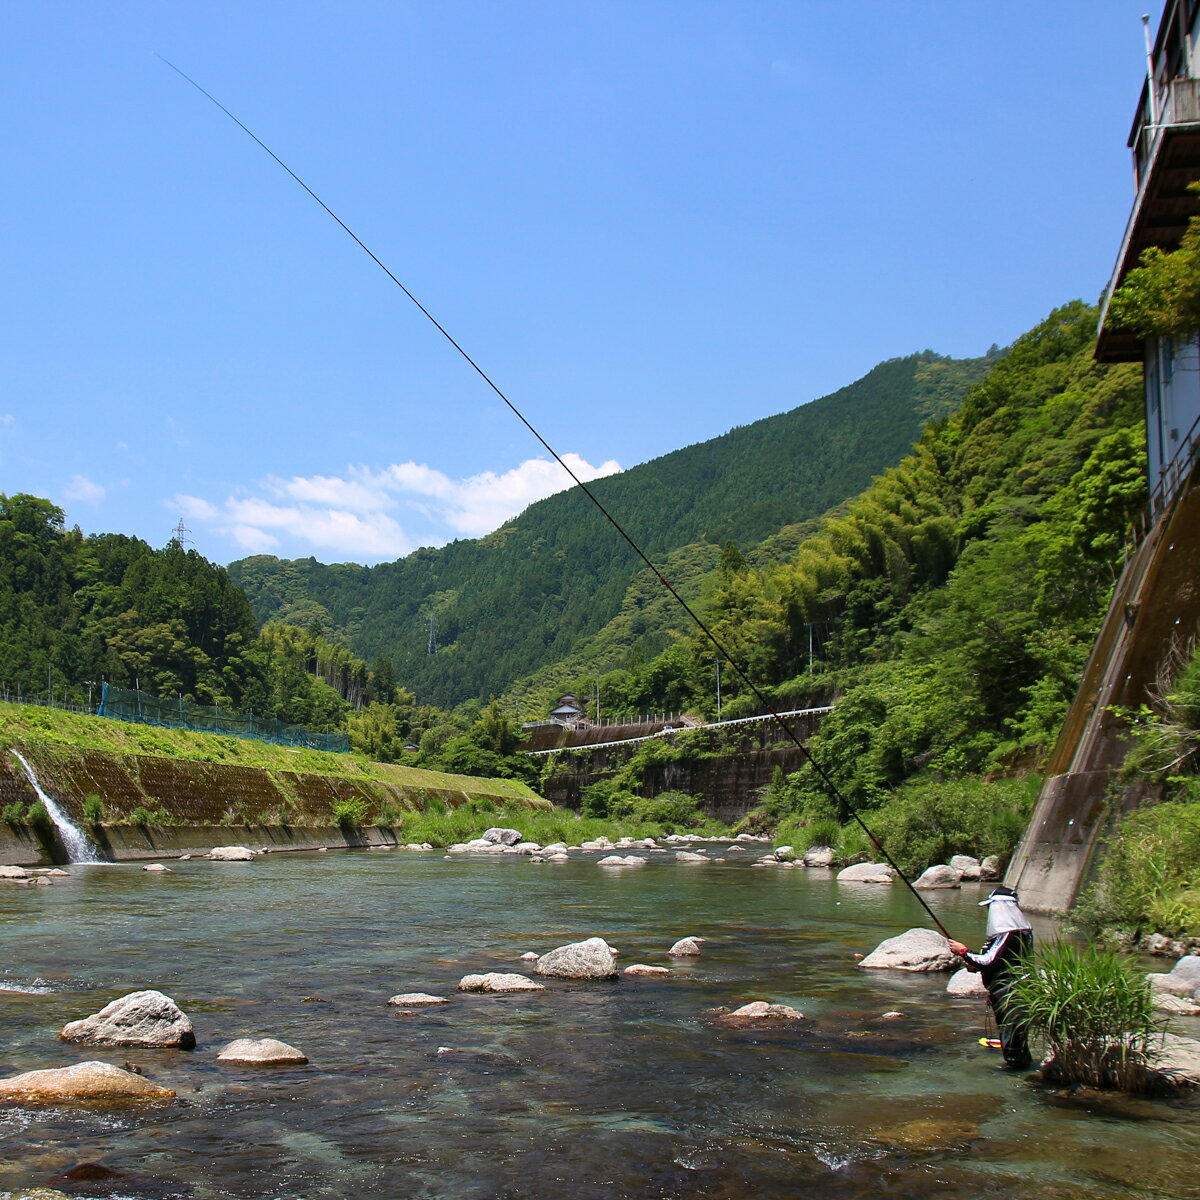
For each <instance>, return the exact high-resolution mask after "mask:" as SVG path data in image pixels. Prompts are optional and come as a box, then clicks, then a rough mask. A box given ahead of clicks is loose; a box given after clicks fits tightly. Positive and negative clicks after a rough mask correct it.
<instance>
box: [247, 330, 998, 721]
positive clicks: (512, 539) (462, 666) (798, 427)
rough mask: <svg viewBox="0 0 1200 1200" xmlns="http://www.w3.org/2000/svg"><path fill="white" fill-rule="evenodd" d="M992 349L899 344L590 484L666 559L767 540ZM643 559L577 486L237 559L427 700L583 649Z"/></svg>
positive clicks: (457, 697) (292, 606)
mask: <svg viewBox="0 0 1200 1200" xmlns="http://www.w3.org/2000/svg"><path fill="white" fill-rule="evenodd" d="M990 362H991V360H990V359H969V360H951V359H946V358H941V357H939V356H937V355H934V354H932V353H930V352H926V353H924V354H919V355H912V356H910V357H908V358H901V359H893V360H891V361H889V362H885V363H881V364H880V365H879V366H877V367H875V368H874V369H873V370H872V371H870V372H869V373H868V374H867V375H865V376H863V378H862V379H860V380H858V381H857V382H856V383H853V384H851V385H850V386H848V387H845V388H842V389H841V390H840V391H838V392H835V393H833V394H832V395H830V396H826V397H824V398H822V399H820V400H815V401H813V402H812V403H810V404H806V405H803V406H801V407H799V408H796V409H793V410H792V411H790V412H787V413H783V414H780V415H778V416H774V417H769V418H766V419H764V420H761V421H756V422H754V423H753V424H751V425H746V426H741V427H738V428H736V429H733V430H731V431H730V432H729V433H727V434H725V435H723V436H722V437H719V438H714V439H712V440H711V441H708V442H703V443H700V444H698V445H695V446H690V447H687V448H686V449H683V450H677V451H675V452H673V453H671V454H668V455H665V456H663V457H662V458H659V459H655V460H654V461H652V462H649V463H645V464H642V465H641V466H638V467H634V468H632V469H631V470H628V471H626V472H624V473H622V474H621V475H617V476H612V477H609V478H607V479H602V480H599V481H597V482H596V483H594V484H592V485H591V487H592V489H593V490H594V491H595V493H596V494H597V496H598V497H599V498H600V499H601V500H602V501H603V503H604V504H605V505H606V506H607V507H608V508H609V511H611V512H612V513H613V514H614V515H615V516H616V517H617V519H618V520H620V521H621V522H622V523H623V524H624V525H625V526H626V528H627V529H628V530H629V532H630V534H631V535H632V536H633V537H634V538H635V539H636V540H637V541H638V542H639V543H640V544H641V545H643V546H644V547H645V549H646V550H647V552H648V553H649V554H650V555H651V556H652V557H654V558H656V559H658V558H663V557H665V556H666V555H668V554H670V553H671V552H672V551H674V550H677V549H679V548H681V547H685V546H696V545H704V544H707V545H709V546H719V545H720V544H722V543H724V542H725V541H733V542H736V543H740V544H751V543H755V542H759V541H761V540H762V539H764V538H767V537H768V536H770V535H773V534H777V533H778V531H779V530H780V529H781V528H782V527H784V526H789V525H794V524H796V523H798V522H803V521H806V520H809V519H811V518H814V517H816V516H819V515H820V514H821V513H824V512H826V511H827V510H828V509H830V508H831V507H833V506H834V505H836V504H838V503H840V502H842V501H843V500H845V499H846V498H847V497H849V496H852V495H854V494H856V493H857V492H859V491H861V490H862V489H863V488H864V487H865V486H866V485H867V484H868V483H869V482H870V480H871V479H872V477H873V476H875V475H877V474H878V473H879V472H880V471H882V470H884V469H885V468H887V467H889V466H891V465H893V464H894V463H896V462H898V461H899V460H900V459H901V458H902V457H903V455H904V454H905V453H906V452H907V451H908V450H909V449H910V448H911V446H912V444H913V442H914V441H915V440H916V439H917V438H918V437H919V436H920V433H921V429H922V427H923V426H924V425H925V423H926V422H927V421H928V420H930V419H939V418H942V417H945V416H946V415H947V414H948V413H950V412H951V411H953V410H954V408H955V407H956V406H957V404H958V403H959V402H960V400H961V398H962V396H963V395H964V393H965V392H966V390H967V388H968V387H969V386H970V385H971V384H972V383H973V382H975V381H977V380H978V379H979V378H981V377H982V376H983V374H984V373H985V372H986V370H987V368H988V366H989V365H990ZM640 565H641V564H640V563H639V562H638V560H636V558H635V557H634V555H633V553H632V551H630V550H629V548H628V547H627V546H626V545H625V544H624V542H623V541H622V540H621V539H620V538H619V537H618V536H617V535H616V534H615V532H614V531H613V530H612V528H611V527H610V526H609V525H608V524H607V522H606V521H605V520H604V518H603V517H602V516H601V515H600V514H599V513H598V512H597V511H596V510H595V508H594V507H593V506H592V504H591V502H590V501H589V500H588V499H587V497H586V496H584V495H583V494H582V493H580V492H579V491H578V490H575V491H571V492H564V493H561V494H559V495H557V496H552V497H550V498H549V499H547V500H543V501H541V502H539V503H538V504H534V505H532V506H531V507H530V508H528V509H527V510H526V511H525V512H524V513H522V514H521V515H520V516H519V517H518V518H516V519H515V520H513V521H512V522H510V523H509V524H507V525H505V526H504V527H503V528H501V529H499V530H497V531H496V532H495V533H493V534H490V535H488V536H487V537H485V538H481V539H478V540H471V541H458V542H453V543H451V544H450V545H448V546H445V547H442V548H441V549H438V550H432V549H422V550H417V551H415V552H414V553H412V554H410V555H408V556H407V557H406V558H403V559H401V560H399V561H398V562H395V563H385V564H381V565H379V566H376V567H361V566H358V565H357V564H353V563H350V564H335V565H329V566H326V565H323V564H321V563H318V562H317V561H316V560H315V559H311V558H309V559H300V560H293V561H287V560H280V559H276V558H274V557H271V556H267V555H259V556H255V557H252V558H247V559H243V560H241V561H239V562H236V563H233V564H231V565H230V567H229V573H230V577H231V579H233V581H234V582H236V583H238V584H240V585H241V586H242V587H243V588H244V589H245V591H246V593H247V595H248V596H249V598H250V601H251V605H252V607H253V610H254V613H255V616H256V617H257V618H258V619H259V621H266V620H271V619H278V620H284V621H287V622H290V623H295V624H306V625H311V624H314V622H317V621H319V622H320V623H321V624H322V625H323V626H324V627H326V628H328V629H330V630H331V632H332V633H333V634H335V635H336V636H337V637H339V638H340V639H342V640H344V641H346V643H347V644H348V645H349V646H350V647H351V648H352V649H353V650H354V651H355V653H357V654H359V655H361V656H362V657H363V658H365V659H368V660H374V659H376V658H377V657H379V656H381V655H386V656H387V657H389V658H390V659H391V661H392V663H393V664H394V666H395V670H396V676H397V678H398V679H399V680H400V681H401V682H403V683H404V685H405V686H406V687H408V688H410V689H411V690H412V691H414V692H415V693H416V694H417V695H418V696H419V697H420V698H421V700H422V701H424V702H432V703H438V704H454V703H457V702H459V701H462V700H464V699H468V698H471V697H482V696H487V695H488V694H491V693H499V692H501V691H502V690H503V689H504V688H505V687H506V685H508V684H509V683H510V682H511V681H512V680H514V679H518V678H523V677H525V676H528V675H529V674H530V673H531V672H535V671H537V670H538V669H539V668H542V667H544V666H546V665H547V664H550V663H554V662H558V661H559V660H561V659H563V658H565V657H567V656H568V655H571V654H572V653H574V652H575V651H576V649H577V647H578V646H579V644H580V642H581V641H582V640H584V639H586V638H588V637H589V636H591V635H593V634H595V633H596V632H597V631H599V630H600V629H601V628H602V627H603V626H604V625H605V624H606V623H607V622H608V621H610V620H611V619H612V618H613V617H614V616H615V615H616V614H617V613H618V612H619V610H620V607H621V603H622V600H623V598H624V597H625V594H626V590H627V588H628V587H629V585H630V582H631V580H632V579H633V576H634V574H635V572H636V571H637V569H638V567H639V566H640ZM431 623H432V625H433V629H434V633H435V638H436V644H437V649H436V653H434V654H430V653H429V639H430V629H431ZM655 648H657V647H655Z"/></svg>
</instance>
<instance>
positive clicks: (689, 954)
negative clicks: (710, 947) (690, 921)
mask: <svg viewBox="0 0 1200 1200" xmlns="http://www.w3.org/2000/svg"><path fill="white" fill-rule="evenodd" d="M706 941H708V939H707V938H702V937H685V938H680V939H679V941H677V942H676V943H675V945H673V946H672V947H671V948H670V950H668V951H667V953H668V954H673V955H674V956H675V957H676V958H694V957H696V956H697V955H699V954H702V953H703V952H704V951H703V949H702V947H703V945H704V943H705V942H706Z"/></svg>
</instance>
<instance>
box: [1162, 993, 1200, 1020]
mask: <svg viewBox="0 0 1200 1200" xmlns="http://www.w3.org/2000/svg"><path fill="white" fill-rule="evenodd" d="M1154 1007H1155V1008H1156V1009H1158V1011H1159V1012H1165V1013H1170V1014H1171V1015H1172V1016H1174V1017H1197V1016H1200V1004H1197V1003H1196V1002H1195V1001H1194V1000H1192V999H1191V998H1190V997H1188V996H1172V995H1171V994H1170V993H1169V992H1155V993H1154Z"/></svg>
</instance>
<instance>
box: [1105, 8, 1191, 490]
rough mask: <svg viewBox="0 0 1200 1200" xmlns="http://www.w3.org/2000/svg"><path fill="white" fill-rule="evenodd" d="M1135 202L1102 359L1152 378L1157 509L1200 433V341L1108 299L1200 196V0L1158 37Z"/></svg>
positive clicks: (1171, 234)
mask: <svg viewBox="0 0 1200 1200" xmlns="http://www.w3.org/2000/svg"><path fill="white" fill-rule="evenodd" d="M1128 144H1129V149H1130V153H1131V154H1132V156H1133V183H1134V200H1133V208H1132V210H1131V212H1130V215H1129V221H1128V224H1127V225H1126V227H1125V235H1124V237H1123V238H1122V239H1121V248H1120V252H1119V253H1118V255H1117V262H1116V266H1115V268H1114V270H1113V275H1112V280H1111V281H1110V283H1109V286H1108V288H1107V290H1106V292H1105V302H1104V305H1103V309H1102V312H1101V318H1100V337H1099V341H1098V342H1097V347H1096V357H1097V359H1098V360H1099V361H1100V362H1110V363H1115V362H1141V363H1142V364H1143V367H1144V370H1145V381H1146V449H1147V457H1148V471H1149V490H1150V507H1151V512H1152V513H1159V512H1161V511H1162V509H1163V508H1164V507H1165V506H1166V505H1167V504H1169V503H1170V501H1171V499H1173V497H1174V496H1175V494H1176V493H1177V491H1178V489H1179V487H1180V485H1181V482H1182V480H1183V479H1184V478H1185V477H1186V475H1187V473H1188V471H1189V469H1190V467H1191V463H1192V459H1193V458H1194V456H1195V453H1196V442H1197V437H1198V436H1200V344H1198V336H1197V333H1196V332H1193V333H1192V334H1191V335H1190V336H1188V337H1185V338H1141V337H1138V336H1137V335H1136V334H1134V333H1132V332H1131V331H1129V330H1126V329H1122V328H1120V327H1119V326H1117V325H1116V324H1115V323H1114V322H1113V321H1112V320H1111V319H1110V317H1109V312H1108V298H1109V297H1111V295H1112V293H1113V292H1114V291H1115V290H1116V288H1118V287H1119V286H1120V284H1121V282H1122V281H1123V280H1124V278H1125V276H1126V275H1127V274H1128V273H1129V271H1130V270H1131V269H1132V268H1134V267H1136V266H1138V264H1139V262H1140V261H1141V257H1142V254H1143V252H1144V251H1145V250H1147V249H1149V248H1150V247H1152V246H1157V247H1161V248H1163V249H1166V250H1173V249H1175V248H1176V247H1177V246H1178V245H1179V241H1180V238H1182V236H1183V233H1184V230H1185V229H1186V228H1187V223H1188V219H1189V218H1190V217H1192V216H1195V215H1197V214H1200V197H1198V196H1196V195H1195V193H1193V192H1191V191H1189V188H1188V185H1189V184H1191V183H1193V182H1195V181H1196V180H1197V179H1200V0H1168V3H1167V5H1166V7H1165V8H1164V10H1163V14H1162V19H1161V21H1160V23H1159V27H1158V35H1157V37H1156V39H1155V40H1154V42H1153V43H1152V44H1150V52H1149V55H1148V59H1147V78H1146V82H1145V83H1144V84H1143V85H1142V90H1141V94H1140V96H1139V97H1138V104H1137V110H1136V112H1135V114H1134V119H1133V126H1132V128H1131V129H1130V132H1129V143H1128Z"/></svg>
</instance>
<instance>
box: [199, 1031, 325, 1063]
mask: <svg viewBox="0 0 1200 1200" xmlns="http://www.w3.org/2000/svg"><path fill="white" fill-rule="evenodd" d="M217 1062H219V1063H233V1064H235V1065H240V1066H245V1067H285V1066H299V1065H300V1064H302V1063H306V1062H308V1055H307V1054H305V1053H304V1051H303V1050H297V1049H296V1047H295V1046H289V1045H288V1044H287V1042H281V1041H278V1040H277V1039H275V1038H237V1039H236V1040H235V1041H232V1042H230V1043H229V1045H228V1046H226V1047H225V1049H224V1050H222V1051H221V1053H220V1054H218V1055H217Z"/></svg>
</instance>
